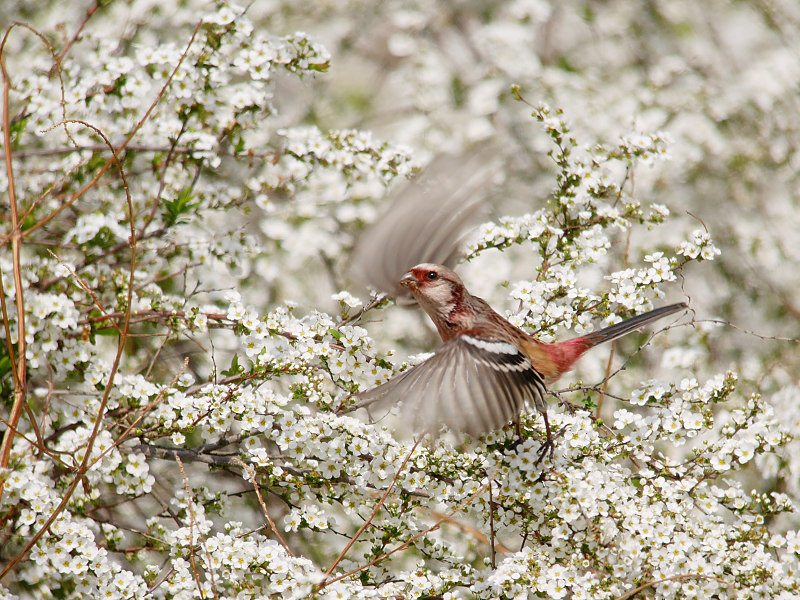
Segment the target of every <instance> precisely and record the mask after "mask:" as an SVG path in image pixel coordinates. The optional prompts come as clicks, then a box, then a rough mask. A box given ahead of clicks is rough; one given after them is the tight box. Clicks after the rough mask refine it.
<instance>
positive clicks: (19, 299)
mask: <svg viewBox="0 0 800 600" xmlns="http://www.w3.org/2000/svg"><path fill="white" fill-rule="evenodd" d="M9 31H10V29H9ZM7 36H8V32H7V33H6V38H4V39H3V44H2V47H0V70H2V74H3V145H4V146H5V148H6V153H5V154H6V157H5V158H6V160H5V163H6V177H7V178H8V202H9V205H10V207H11V253H12V264H13V270H14V292H15V294H16V305H17V306H16V309H17V353H16V355H15V354H14V347H13V344H12V342H11V333H10V331H9V329H10V316H9V313H8V307H7V306H6V302H5V294H4V293H3V289H4V288H3V287H2V277H1V276H0V298H2V311H3V323H4V325H5V329H6V344H7V345H8V356H9V359H10V360H11V370H12V372H13V377H14V404H13V406H12V408H11V415H10V417H9V427H8V429H7V430H6V435H5V436H4V437H3V443H2V445H0V469H5V468H6V467H7V466H8V462H9V460H10V458H11V447H12V445H13V442H14V432H15V431H16V430H17V424H18V423H19V420H20V417H21V416H22V412H23V410H24V407H25V405H26V402H27V383H28V369H27V361H26V359H25V337H26V336H25V302H24V300H25V295H24V294H23V289H22V264H21V263H22V258H21V256H20V246H21V244H20V242H21V241H22V237H23V234H22V224H21V223H20V221H19V214H18V212H17V196H16V192H15V189H14V186H15V184H14V168H13V165H12V163H11V116H10V111H9V104H10V100H9V92H10V89H11V80H10V78H9V76H8V71H7V70H6V60H5V54H4V53H3V52H2V49H3V48H5V42H6V39H7ZM4 488H5V481H2V482H0V498H2V496H3V490H4Z"/></svg>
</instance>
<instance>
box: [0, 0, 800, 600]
mask: <svg viewBox="0 0 800 600" xmlns="http://www.w3.org/2000/svg"><path fill="white" fill-rule="evenodd" d="M100 4H102V6H101V5H100ZM100 4H98V5H96V6H95V7H94V8H92V9H90V10H89V11H88V12H87V13H86V14H85V15H81V16H79V17H76V18H77V21H76V22H75V23H68V24H65V25H63V26H56V25H54V24H53V23H52V20H53V18H54V15H56V14H58V15H60V12H57V11H55V8H56V7H57V6H59V7H60V5H56V4H55V3H53V5H52V6H49V7H47V6H44V5H43V6H42V7H40V8H39V9H38V10H37V11H36V12H35V14H26V12H25V11H24V10H23V9H19V10H20V11H21V13H20V15H19V17H20V19H21V20H24V21H25V24H19V23H18V24H14V25H12V26H10V27H9V28H8V30H7V31H6V35H5V37H4V39H3V42H2V44H3V45H2V48H0V53H2V58H3V61H4V62H3V65H4V69H3V85H4V94H5V95H4V102H3V106H4V114H3V120H2V128H3V132H4V143H3V153H4V158H5V162H4V168H3V169H2V174H0V189H2V191H3V200H2V203H3V214H4V215H6V218H4V219H3V221H2V224H1V225H0V228H1V231H2V244H3V245H2V252H0V275H1V276H2V282H1V283H2V290H3V295H2V298H3V304H2V316H3V322H4V327H2V328H0V340H2V345H0V389H2V399H3V411H2V420H3V423H4V425H5V435H4V437H3V440H2V444H1V445H0V467H2V470H0V522H1V523H2V525H3V526H2V530H1V531H2V535H3V538H2V539H3V545H2V549H0V572H2V575H0V594H2V596H3V597H7V598H14V597H17V598H28V597H41V596H55V597H61V598H84V597H103V598H138V597H158V598H208V597H215V598H251V597H253V598H255V597H270V598H301V597H319V598H330V599H335V598H349V597H363V598H385V597H408V598H425V597H447V598H458V597H464V598H467V597H469V598H486V599H489V598H525V597H531V598H535V597H551V598H562V597H563V598H576V599H577V598H609V599H623V598H630V597H633V596H637V595H638V596H637V597H656V598H691V597H699V598H734V597H735V598H791V597H796V596H797V595H798V594H800V577H798V575H797V571H798V557H800V533H799V532H798V530H799V529H800V519H798V517H797V514H796V510H795V506H796V503H797V502H798V500H799V499H800V484H798V482H800V478H798V473H800V460H798V458H797V456H798V453H797V452H796V448H795V445H796V442H795V441H794V439H793V436H794V435H796V433H797V432H798V431H800V412H799V411H800V408H798V407H799V406H800V402H798V400H800V391H798V383H797V379H796V377H795V376H794V374H793V373H794V370H793V369H792V366H794V365H796V364H797V354H796V347H797V346H796V341H797V340H796V338H797V337H798V336H797V333H796V332H797V320H798V318H797V317H798V314H799V313H798V311H797V307H796V306H795V305H794V304H793V297H792V295H791V293H790V291H792V290H794V289H796V284H798V283H800V282H798V281H797V278H798V275H797V273H798V272H800V270H798V269H797V268H796V266H797V259H798V258H800V256H799V255H798V250H797V248H798V245H796V244H793V243H792V242H791V239H793V238H792V237H791V236H792V235H795V237H796V233H794V234H793V233H792V232H796V226H797V224H798V223H797V218H798V217H797V213H796V211H793V210H791V207H792V200H793V196H792V194H791V193H789V192H787V189H789V188H791V187H792V185H794V186H795V188H796V184H797V180H796V177H797V176H796V174H795V171H796V168H793V165H794V167H796V164H797V157H798V154H797V149H796V148H795V145H796V144H795V142H794V140H796V139H797V137H796V133H797V130H798V129H799V128H800V122H798V119H797V115H796V114H795V113H796V111H794V112H791V111H787V110H786V109H787V107H794V104H793V102H795V101H796V98H795V93H794V92H795V90H796V85H797V82H798V81H797V80H798V78H800V70H798V68H797V65H796V61H794V60H790V59H789V57H793V56H796V54H792V52H790V50H792V48H787V47H786V45H789V44H794V45H795V46H794V47H793V50H797V47H796V45H797V43H796V41H793V40H795V39H796V38H797V36H796V30H797V28H796V26H797V17H796V15H793V14H792V12H791V10H790V8H788V7H787V8H785V9H784V8H780V7H771V8H769V10H772V11H784V12H778V13H777V14H772V13H769V14H767V13H766V11H767V10H768V9H767V8H763V7H760V6H750V5H748V4H747V3H739V4H737V5H736V6H728V5H725V6H714V7H710V8H708V9H707V10H716V11H718V12H717V13H715V15H717V17H715V18H717V19H719V21H718V22H719V23H721V25H720V27H721V33H723V34H724V36H723V38H724V39H723V40H722V41H720V42H719V43H720V47H710V48H709V47H705V48H704V49H703V46H702V45H700V41H702V42H704V43H706V44H710V43H711V40H712V39H715V38H713V37H712V36H711V35H710V34H709V32H708V31H707V30H706V28H709V27H710V25H709V24H708V22H707V20H706V19H705V18H704V16H703V14H702V11H701V10H700V9H697V8H694V4H692V3H687V4H686V5H683V4H682V3H668V4H669V6H653V7H651V8H650V9H649V10H650V11H651V12H650V13H648V12H647V11H644V13H645V14H640V13H639V12H636V14H633V12H632V11H631V10H630V9H629V8H627V4H625V3H610V4H608V5H607V6H606V5H603V6H597V5H595V4H592V5H591V6H590V7H589V6H583V4H582V3H580V2H577V1H575V2H568V3H558V4H557V5H556V4H553V5H552V6H551V5H549V4H547V3H545V2H539V1H532V2H523V1H516V2H509V3H497V5H495V4H494V3H491V2H487V3H485V6H483V10H474V9H473V8H463V9H458V10H456V9H452V10H453V11H454V12H453V14H452V15H450V14H448V15H445V14H444V12H440V11H445V9H444V8H436V9H435V8H432V5H431V6H428V5H427V4H425V3H420V4H419V6H412V5H405V4H402V5H401V3H395V2H385V3H380V6H379V7H374V6H372V3H364V4H362V3H358V2H352V3H350V4H348V5H346V6H345V5H343V7H337V6H335V4H336V3H310V5H309V6H308V7H306V8H307V10H305V11H304V12H301V11H300V9H298V8H297V6H295V4H294V3H290V2H286V3H264V4H261V3H254V4H253V5H252V6H251V7H249V8H248V9H245V8H244V7H240V6H236V5H234V4H230V3H224V2H223V3H219V4H214V5H211V4H208V3H205V2H199V1H198V2H186V3H183V4H181V5H180V6H178V7H168V6H153V5H152V3H148V2H131V3H128V4H125V5H124V6H123V5H122V4H120V3H108V5H105V3H100ZM618 4H619V5H618ZM59 11H63V7H60V8H59ZM259 11H264V12H259ZM758 11H764V12H763V13H760V15H761V16H763V17H765V18H764V19H763V20H762V21H759V24H758V26H757V27H755V26H752V23H753V21H752V18H751V17H752V16H753V14H756V13H758ZM28 12H30V11H28ZM634 12H635V11H634ZM720 15H722V16H720ZM444 16H447V17H448V18H443V17H444ZM767 17H769V18H767ZM56 18H57V19H62V18H63V19H66V20H67V21H69V19H68V18H67V17H66V16H63V15H60V16H58V17H56ZM69 18H70V19H71V18H72V16H70V17H69ZM748 19H749V20H748ZM745 21H746V22H747V23H748V28H749V27H753V29H747V28H745V29H747V31H748V32H749V33H748V36H747V37H746V38H744V39H743V40H742V45H743V49H740V48H739V47H738V46H737V49H736V51H735V54H736V57H738V58H739V60H740V62H739V63H738V64H739V66H738V67H736V66H735V65H733V66H732V65H731V63H729V62H726V61H723V60H721V59H720V58H719V56H720V54H721V55H722V56H723V57H727V53H726V52H723V50H725V51H727V47H726V46H725V43H727V42H728V41H729V38H731V39H733V38H734V36H736V35H740V36H741V33H742V29H743V28H744V25H743V24H742V23H744V22H745ZM297 22H300V23H303V25H304V26H306V25H307V26H308V27H307V28H308V29H309V30H311V29H314V28H316V29H319V33H318V34H316V35H315V34H305V33H299V32H297V33H287V32H291V31H293V30H294V28H293V27H292V25H293V24H295V23H297ZM320 23H323V24H325V27H324V28H323V27H322V26H321V25H320ZM658 23H661V26H662V27H663V30H662V29H657V25H656V24H658ZM378 24H380V26H378ZM567 26H569V27H571V29H570V32H571V33H570V35H565V34H564V33H563V32H559V31H558V30H559V28H564V27H567ZM549 27H552V28H553V30H554V31H555V33H553V35H552V36H551V37H548V38H547V39H548V40H549V43H550V44H551V46H550V47H548V48H545V47H544V46H542V44H544V43H545V42H544V41H543V39H541V38H543V37H544V30H545V29H547V28H549ZM653 28H656V29H655V30H654V29H653ZM670 28H674V29H675V31H673V30H671V29H670ZM686 31H688V32H689V33H691V34H692V35H688V34H685V35H684V34H682V33H680V32H686ZM715 33H720V32H715ZM779 33H780V35H779ZM629 34H630V35H636V36H638V37H637V40H638V41H640V42H641V44H642V47H641V49H640V51H641V53H642V55H641V56H639V57H631V56H628V55H627V54H626V51H625V50H623V49H621V47H620V40H619V39H618V38H619V37H620V36H627V35H629ZM656 34H658V35H656ZM685 37H688V38H689V39H688V40H686V39H684V38H685ZM323 39H324V44H323V42H322V41H321V40H323ZM692 44H698V47H697V48H696V50H697V51H696V52H695V51H694V50H691V48H693V46H692ZM664 48H668V49H670V51H669V52H665V51H664V50H663V49H664ZM701 50H702V51H701ZM469 56H473V59H470V60H467V57H469ZM337 61H341V64H344V65H347V64H348V61H351V63H352V64H350V68H351V69H352V71H353V73H364V72H366V73H368V74H369V75H370V76H371V77H373V78H374V79H375V80H376V81H373V82H372V83H373V84H374V85H375V87H374V88H371V89H370V90H369V91H368V92H365V91H364V90H363V89H362V88H361V87H360V85H362V83H360V82H359V81H356V79H357V77H356V76H355V75H352V73H351V75H350V79H349V82H348V77H345V76H344V75H343V74H342V73H341V72H340V73H337V72H335V68H336V65H337ZM373 61H374V62H373ZM733 63H736V61H733ZM375 65H380V69H378V68H377V67H376V66H375ZM641 65H647V68H646V69H644V70H642V69H643V67H642V66H641ZM701 67H702V68H701ZM329 69H330V70H331V71H332V72H330V73H329V72H327V71H328V70H329ZM726 69H727V70H726ZM376 73H380V75H381V76H380V77H376V76H375V75H376ZM765 73H768V74H779V75H780V77H778V76H776V77H773V78H769V77H767V78H766V79H765V76H764V74H765ZM701 74H702V75H703V77H701V76H700V75H701ZM359 76H360V75H359ZM368 78H369V77H367V79H368ZM604 80H607V81H609V82H613V84H608V85H606V84H603V83H602V81H604ZM767 80H768V81H769V85H765V81H767ZM512 84H518V86H512ZM701 84H703V85H701ZM348 86H349V87H348ZM712 88H713V89H719V90H721V91H722V92H723V93H720V94H717V95H715V94H713V93H712V92H711V91H710V89H712ZM531 90H534V91H531ZM398 99H399V100H402V102H406V104H405V105H403V104H402V103H401V105H400V107H398V104H397V102H398ZM598 106H599V107H600V108H599V109H598V108H597V107H598ZM554 107H563V108H559V109H557V108H554ZM353 116H355V117H357V119H355V118H351V117H353ZM632 117H634V118H632ZM354 121H355V122H356V123H357V126H355V127H354V126H353V122H354ZM632 122H633V124H632ZM325 123H330V126H326V125H325ZM367 125H369V126H370V127H373V126H374V129H376V131H380V133H374V134H373V133H370V132H369V131H368V127H367ZM489 138H494V139H495V143H497V141H496V140H498V139H499V140H500V141H501V146H502V150H501V152H502V154H503V155H504V157H505V161H504V162H503V167H502V169H503V171H504V172H503V173H501V174H498V175H503V176H504V178H503V177H498V182H497V185H496V186H495V188H496V190H498V191H497V192H496V196H497V198H503V200H498V201H497V202H496V203H495V205H494V207H493V210H494V212H495V214H493V215H492V216H491V219H490V220H489V221H487V223H485V224H483V225H481V226H480V227H479V228H478V229H477V232H476V234H475V237H474V238H473V239H472V240H471V241H470V243H469V245H468V247H467V258H468V259H469V262H468V263H467V264H465V265H464V267H463V272H464V279H465V281H466V282H467V284H468V285H469V287H470V289H473V290H474V291H475V292H476V293H479V294H480V295H482V296H485V297H487V299H489V300H490V301H491V302H492V303H493V305H494V306H496V307H498V309H500V310H501V311H502V312H504V314H505V316H507V317H508V318H509V319H510V320H511V321H512V322H514V323H515V324H516V325H518V326H520V327H522V328H524V329H525V330H527V331H530V332H533V333H536V334H537V335H538V336H539V337H540V338H541V339H543V340H545V341H549V340H552V339H555V338H557V337H563V336H568V335H573V334H582V333H585V332H588V331H591V330H592V329H593V328H594V327H596V326H597V325H598V324H601V323H604V324H608V323H613V322H614V321H616V320H618V319H619V318H620V317H621V316H628V315H632V314H634V313H638V312H642V311H643V310H646V309H648V308H652V307H653V306H656V305H658V304H661V303H664V302H665V299H666V298H667V297H669V298H670V299H675V300H679V299H683V300H688V301H689V302H690V304H691V307H692V311H691V312H690V313H689V314H687V315H686V316H685V317H684V318H682V319H679V320H677V321H673V322H667V323H666V324H665V326H664V327H663V329H662V330H660V331H657V332H652V333H650V334H647V335H645V334H642V335H640V336H638V337H636V336H634V337H636V339H633V340H630V339H628V340H624V341H621V342H620V343H619V351H615V350H613V349H612V350H611V351H610V352H606V353H605V354H603V352H601V351H599V350H598V351H595V354H594V355H593V356H594V358H591V357H586V359H585V360H584V362H583V363H582V365H581V366H580V368H579V370H578V371H577V372H576V373H575V374H574V376H573V377H572V379H571V380H570V381H567V382H566V383H561V384H559V386H560V387H559V388H558V389H554V390H553V398H552V403H551V404H552V408H551V412H550V414H551V417H550V418H551V423H552V424H553V426H554V429H557V430H559V431H560V432H561V434H560V438H559V440H558V443H557V446H556V449H555V453H554V456H553V457H552V459H547V460H545V461H544V462H542V463H537V458H538V456H539V454H538V450H539V448H540V446H541V443H542V441H543V440H544V428H543V424H542V422H541V420H540V419H539V417H538V415H537V414H535V413H531V414H528V415H525V416H524V417H523V418H522V421H521V423H520V428H519V432H517V431H516V429H514V428H513V427H509V428H507V429H503V430H500V431H496V432H492V433H490V434H488V435H486V436H484V437H483V438H482V439H480V440H471V439H468V438H464V439H462V438H459V437H457V436H455V435H453V434H451V435H445V436H442V437H440V438H438V439H435V440H431V439H429V440H425V441H423V442H415V441H414V440H410V441H409V440H405V439H402V438H398V437H397V436H396V435H394V433H393V432H392V431H391V430H390V429H388V428H387V427H385V426H383V425H381V424H374V423H369V422H368V421H367V420H364V419H361V418H359V416H358V415H353V414H351V413H349V412H347V410H346V409H347V407H348V406H349V405H350V404H351V403H352V397H351V396H352V393H354V392H357V391H359V390H364V389H368V388H371V387H373V386H375V385H377V384H379V383H381V382H384V381H386V380H388V379H389V378H390V377H392V376H393V375H394V374H395V373H396V372H398V371H400V370H402V369H404V368H405V367H406V366H407V365H408V364H410V363H413V362H414V360H416V358H415V357H414V356H409V354H413V353H416V352H420V351H423V350H431V349H432V348H433V346H432V345H431V344H430V340H431V339H432V336H430V335H428V334H426V331H428V330H426V328H425V327H426V326H425V325H423V323H424V320H423V319H422V318H420V316H419V315H418V314H416V313H414V312H409V311H404V310H403V309H400V308H397V307H394V306H393V304H392V303H391V302H389V301H386V300H385V299H383V298H376V297H374V296H369V295H368V292H366V291H365V290H359V289H356V288H355V287H354V286H351V285H350V284H349V282H348V279H347V267H348V260H349V259H348V252H349V251H350V250H351V248H352V247H353V245H354V242H355V239H356V238H357V236H358V233H359V232H360V231H361V230H363V229H364V227H366V226H368V223H370V222H371V221H373V220H374V219H375V218H376V215H377V214H378V212H379V209H380V205H381V200H382V197H383V195H384V192H385V190H386V187H387V186H388V185H390V184H392V182H393V181H394V180H402V179H403V178H405V177H406V176H408V175H410V174H412V173H413V171H414V169H415V168H416V167H417V166H418V165H419V164H422V163H424V162H425V161H426V160H428V159H429V158H430V157H431V156H432V155H434V154H436V153H438V152H441V151H443V150H450V151H454V150H455V151H460V150H465V149H466V148H467V147H469V146H470V145H471V144H473V143H479V142H484V143H485V142H486V140H488V139H489ZM412 147H413V148H415V149H416V150H415V151H412V150H411V148H412ZM668 159H669V160H668ZM532 166H533V167H535V168H532ZM501 180H502V181H501ZM767 193H769V195H768V196H767V195H766V194H767ZM703 199H708V201H709V202H710V203H711V206H713V207H714V208H713V209H708V208H706V207H705V206H704V205H702V204H700V203H699V200H703ZM688 211H691V212H689V214H688V215H687V214H684V213H686V212H688ZM504 215H511V216H504ZM766 224H770V225H774V226H770V227H766V226H765V225H766ZM727 257H730V258H727ZM709 315H711V316H712V317H713V318H709ZM743 315H751V317H750V318H748V319H747V321H744V319H743V318H742V317H743ZM717 316H720V317H721V318H720V319H717V318H716V317H717ZM739 319H742V321H741V322H742V324H743V325H742V327H741V329H743V330H745V331H743V332H742V331H741V330H740V329H739V328H736V327H733V326H730V327H721V326H720V325H725V324H727V321H728V320H730V321H732V322H733V323H737V322H739ZM745 323H746V325H745ZM755 331H758V332H760V333H758V334H755V333H753V332H755ZM771 332H781V333H782V335H781V336H772V338H771ZM778 337H780V338H782V339H777V338H778ZM615 354H616V356H615ZM618 355H622V356H621V357H620V356H618ZM659 357H661V358H659ZM430 401H435V390H432V392H431V399H430Z"/></svg>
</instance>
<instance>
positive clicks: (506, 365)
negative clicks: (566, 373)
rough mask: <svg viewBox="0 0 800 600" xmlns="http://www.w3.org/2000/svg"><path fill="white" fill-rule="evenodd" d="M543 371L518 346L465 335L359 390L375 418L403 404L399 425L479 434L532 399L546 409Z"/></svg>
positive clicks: (512, 415) (363, 404)
mask: <svg viewBox="0 0 800 600" xmlns="http://www.w3.org/2000/svg"><path fill="white" fill-rule="evenodd" d="M544 395H545V386H544V381H543V379H542V376H541V375H540V374H539V373H538V372H537V371H536V370H535V369H534V368H533V366H532V365H531V363H530V361H529V360H528V359H527V358H526V357H525V355H523V354H522V353H521V352H520V351H519V350H517V348H516V347H515V346H513V345H512V344H509V343H508V342H504V341H499V340H486V339H479V338H477V337H472V336H469V335H462V336H459V337H457V338H454V339H452V340H450V341H449V342H447V343H445V344H443V345H442V346H441V347H440V348H439V349H438V350H437V351H436V353H435V354H434V355H433V356H431V357H430V358H429V359H427V360H426V361H424V362H422V363H420V364H419V365H417V366H415V367H413V368H411V369H409V370H408V371H406V372H404V373H402V374H400V375H398V376H397V377H395V378H394V379H392V380H390V381H389V382H387V383H385V384H383V385H380V386H378V387H376V388H373V389H371V390H368V391H366V392H363V393H362V394H359V402H358V403H357V405H356V406H357V407H364V408H366V409H367V411H368V412H369V414H370V416H371V417H372V418H373V419H376V420H377V419H380V418H382V417H384V416H385V415H387V414H388V413H389V412H390V411H391V410H392V408H393V407H394V406H395V405H399V426H400V428H401V429H410V430H411V431H413V432H415V433H423V432H427V431H433V432H435V431H437V430H438V429H439V427H440V426H441V425H446V426H447V427H448V428H450V429H451V430H455V431H463V432H465V433H468V434H470V435H471V436H473V437H477V436H480V435H482V434H484V433H486V432H488V431H492V430H494V429H498V428H500V427H502V426H503V425H504V424H506V423H507V422H509V421H511V420H512V419H515V418H516V417H517V416H518V415H519V414H520V413H521V412H522V411H523V409H524V408H525V403H526V402H532V403H533V404H534V405H535V406H536V408H537V409H538V410H540V411H543V410H545V409H546V404H545V401H544Z"/></svg>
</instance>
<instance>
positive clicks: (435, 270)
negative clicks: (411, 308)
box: [400, 263, 464, 322]
mask: <svg viewBox="0 0 800 600" xmlns="http://www.w3.org/2000/svg"><path fill="white" fill-rule="evenodd" d="M400 285H402V286H403V287H405V288H407V289H408V290H409V291H410V292H411V293H412V294H413V296H414V298H415V299H416V300H417V302H419V304H420V306H421V307H422V308H423V309H424V310H425V312H427V313H428V314H429V315H430V316H431V317H432V318H433V320H434V322H435V321H436V320H437V317H438V318H442V319H448V318H449V316H450V313H451V312H452V311H453V309H454V308H456V307H457V306H458V305H459V304H460V302H461V301H462V300H463V298H464V284H463V283H462V282H461V278H460V277H459V276H458V275H456V274H455V273H454V272H453V271H451V270H450V269H448V268H447V267H443V266H442V265H435V264H432V263H422V264H419V265H417V266H416V267H414V268H412V269H410V270H409V271H408V272H407V273H406V274H405V275H403V278H402V279H401V280H400Z"/></svg>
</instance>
